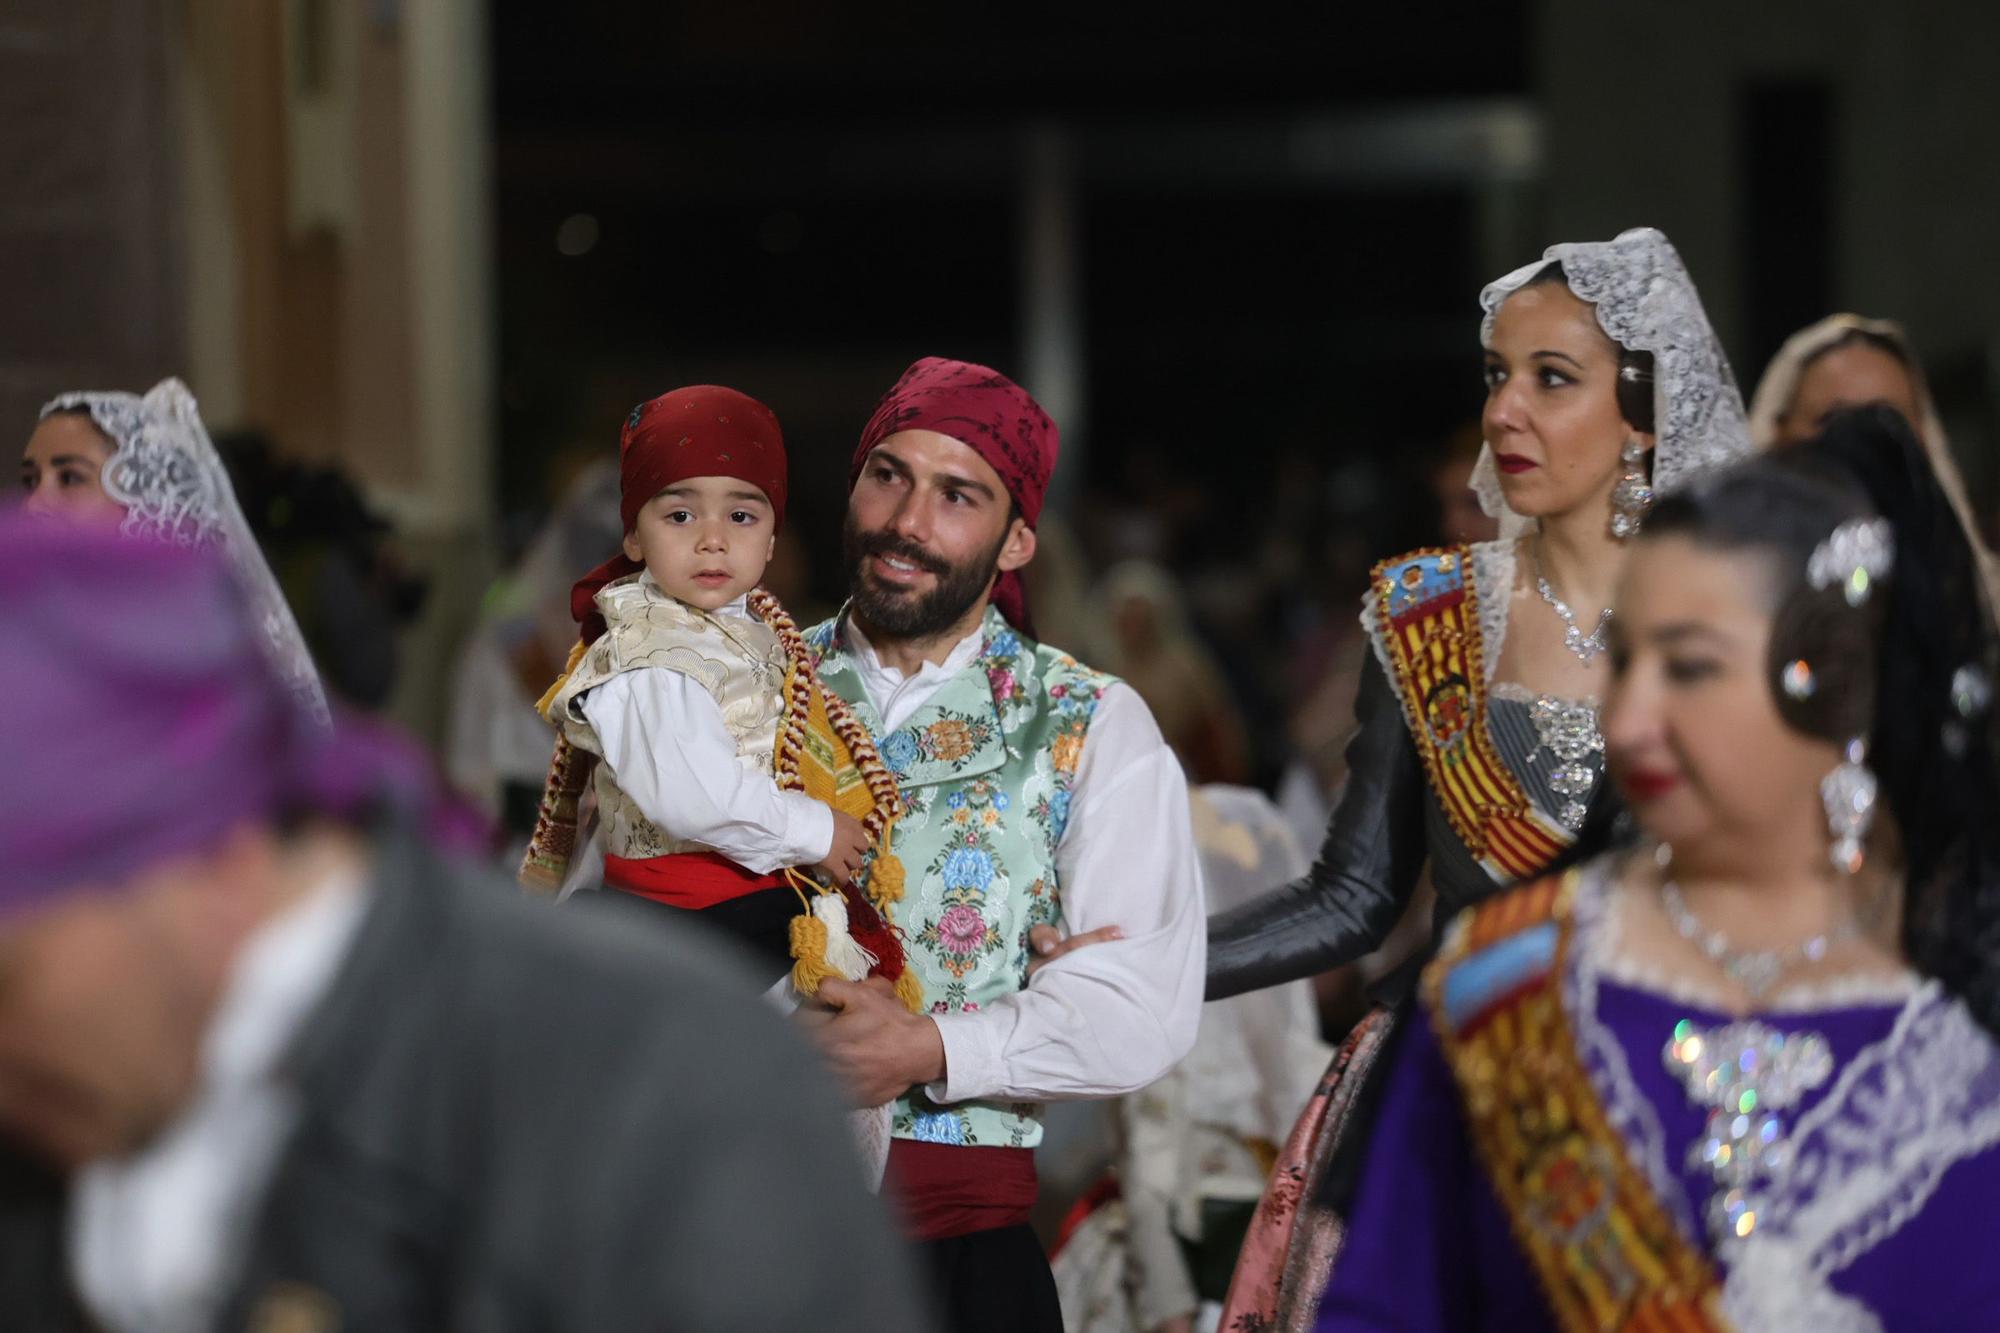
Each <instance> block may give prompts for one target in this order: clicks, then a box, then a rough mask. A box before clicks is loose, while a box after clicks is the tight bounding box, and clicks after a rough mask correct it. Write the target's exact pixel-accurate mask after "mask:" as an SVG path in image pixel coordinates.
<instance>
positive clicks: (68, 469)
mask: <svg viewBox="0 0 2000 1333" xmlns="http://www.w3.org/2000/svg"><path fill="white" fill-rule="evenodd" d="M21 484H22V487H23V489H24V490H25V492H26V499H25V500H24V501H23V505H24V508H26V510H27V511H28V512H29V513H31V514H43V515H48V516H50V517H55V518H61V519H71V520H76V521H80V522H84V523H94V522H96V521H98V520H100V519H101V520H103V521H105V522H115V523H116V524H117V526H118V527H119V528H120V530H122V531H123V532H126V533H128V534H131V535H134V536H141V537H152V538H157V539H159V540H162V541H166V542H170V543H173V544H176V545H182V546H208V547H213V548H215V549H216V550H218V551H220V552H221V553H222V555H223V556H224V557H225V558H226V559H227V560H228V562H229V568H230V570H231V571H232V572H233V573H234V574H235V575H236V578H237V581H238V582H239V583H240V584H241V585H242V588H243V592H244V595H245V596H246V597H247V598H248V599H249V601H250V604H251V606H252V607H253V608H254V610H255V615H256V618H257V624H258V627H259V631H260V634H259V642H260V646H261V647H262V649H263V651H264V652H265V653H266V654H267V655H268V656H269V657H270V659H271V662H272V664H273V665H274V666H276V667H277V669H278V671H279V673H280V674H281V675H282V676H283V677H284V679H285V681H286V683H287V684H288V685H289V686H290V687H291V689H292V691H293V693H294V694H296V695H297V696H298V697H299V700H300V702H301V704H302V705H303V706H304V707H305V708H306V710H307V711H308V712H310V713H312V714H314V715H315V716H317V717H320V718H322V719H324V718H325V717H326V716H327V704H326V691H325V689H324V687H323V686H322V685H321V684H320V678H319V672H318V671H317V669H316V668H315V667H314V665H313V658H312V653H311V651H310V650H309V649H308V648H307V647H306V641H305V636H304V635H303V634H301V633H300V632H299V623H298V620H297V618H296V617H295V616H294V615H293V614H292V608H291V606H290V604H289V603H288V602H287V601H286V600H285V594H284V592H283V590H282V589H280V587H279V586H278V581H277V579H276V578H275V577H274V576H273V574H272V572H271V566H270V564H269V562H268V561H267V560H266V559H265V557H264V552H263V548H262V547H260V546H259V545H258V544H257V539H256V537H255V535H254V534H253V533H252V531H251V527H250V522H249V520H248V519H247V518H246V517H245V516H244V512H243V507H242V506H241V505H240V504H238V503H237V499H236V489H235V487H234V486H233V485H231V483H230V479H229V472H228V470H227V469H226V468H225V467H224V466H223V462H222V456H221V455H220V454H219V453H217V452H216V448H215V444H214V442H213V441H211V440H210V439H209V437H208V429H207V427H206V426H204V425H203V424H202V420H201V410H200V408H199V407H198V406H197V405H196V403H195V400H194V395H193V394H192V393H189V392H188V388H187V386H186V385H185V384H182V383H181V382H180V381H179V380H177V379H165V380H161V381H160V382H159V383H158V384H155V385H154V386H153V387H152V388H151V389H149V390H147V391H146V393H145V394H144V395H143V396H141V395H139V394H133V393H120V392H116V391H104V392H74V393H65V394H60V395H58V396H57V397H55V398H53V399H51V400H50V401H49V402H48V403H46V404H44V405H43V407H42V417H41V421H40V423H39V424H38V425H37V426H36V427H35V430H34V433H33V434H31V435H30V436H29V437H28V443H27V445H26V447H25V448H24V449H23V451H22V456H21Z"/></svg>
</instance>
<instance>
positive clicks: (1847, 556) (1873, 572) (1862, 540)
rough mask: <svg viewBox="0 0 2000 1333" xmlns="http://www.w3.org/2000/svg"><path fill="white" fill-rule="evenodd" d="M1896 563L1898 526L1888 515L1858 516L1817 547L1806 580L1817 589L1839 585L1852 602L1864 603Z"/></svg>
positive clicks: (1856, 603)
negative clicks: (1890, 522) (1880, 516)
mask: <svg viewBox="0 0 2000 1333" xmlns="http://www.w3.org/2000/svg"><path fill="white" fill-rule="evenodd" d="M1895 564H1896V530H1895V529H1894V528H1893V527H1891V526H1890V525H1889V520H1888V519H1886V518H1854V519H1849V520H1848V521H1847V522H1845V523H1843V524H1841V525H1840V526H1839V527H1837V528H1835V529H1834V530H1833V532H1832V533H1831V534H1829V535H1828V537H1827V539H1826V540H1825V541H1823V542H1821V543H1820V544H1819V545H1818V547H1816V548H1815V549H1814V550H1813V553H1812V559H1811V560H1810V561H1808V562H1807V563H1806V581H1807V582H1808V583H1810V584H1812V586H1813V588H1814V590H1815V591H1818V592H1824V591H1826V590H1827V589H1828V588H1834V587H1838V588H1839V589H1840V590H1841V595H1842V596H1844V597H1846V598H1847V604H1848V605H1849V606H1854V607H1859V606H1864V605H1866V604H1867V602H1868V597H1869V594H1870V593H1872V592H1873V591H1874V587H1875V584H1876V583H1878V582H1880V581H1881V580H1882V579H1884V578H1887V577H1888V574H1889V571H1890V570H1891V569H1893V568H1894V567H1895Z"/></svg>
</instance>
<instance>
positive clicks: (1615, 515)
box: [1611, 436, 1653, 540]
mask: <svg viewBox="0 0 2000 1333" xmlns="http://www.w3.org/2000/svg"><path fill="white" fill-rule="evenodd" d="M1618 461H1619V462H1621V463H1623V464H1624V465H1625V475H1624V476H1622V477H1620V478H1619V479H1618V484H1617V485H1616V486H1615V487H1613V488H1612V490H1611V535H1612V536H1614V537H1617V538H1619V539H1620V540H1623V539H1625V538H1628V537H1636V536H1638V535H1639V525H1640V524H1641V523H1642V522H1644V521H1645V518H1646V511H1647V510H1649V509H1651V508H1652V507H1653V483H1652V482H1650V481H1648V480H1647V479H1646V466H1645V464H1646V451H1645V449H1644V448H1643V447H1641V446H1640V444H1639V441H1638V438H1637V437H1636V436H1634V437H1631V438H1628V439H1627V440H1626V441H1625V447H1624V448H1623V449H1620V450H1619V451H1618Z"/></svg>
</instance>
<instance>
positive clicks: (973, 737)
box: [808, 357, 1206, 1333]
mask: <svg viewBox="0 0 2000 1333" xmlns="http://www.w3.org/2000/svg"><path fill="white" fill-rule="evenodd" d="M1056 451H1057V436H1056V428H1055V424H1054V423H1053V422H1052V421H1050V420H1049V418H1048V416H1047V414H1046V413H1044V412H1043V411H1042V409H1041V408H1040V407H1039V406H1038V405H1037V404H1036V403H1035V401H1034V400H1033V399H1032V398H1030V397H1029V396H1028V394H1027V393H1026V392H1025V391H1023V390H1022V389H1021V388H1020V387H1019V386H1018V385H1016V384H1014V383H1013V382H1012V381H1010V380H1008V379H1007V378H1006V377H1005V376H1003V375H1000V374H998V373H996V372H994V371H992V370H989V369H987V368H986V367H984V366H975V365H968V364H966V363H964V362H961V361H949V360H944V359H941V358H936V357H932V358H926V359H924V360H922V361H919V362H917V363H916V364H915V365H914V366H912V367H910V369H909V370H908V371H907V372H905V373H904V375H903V377H902V379H900V380H899V381H897V383H896V385H895V387H894V388H892V389H891V390H890V391H889V393H888V395H887V396H886V397H885V398H884V399H883V400H882V402H881V405H880V406H879V407H877V409H876V411H875V414H874V416H873V418H871V419H870V421H869V423H868V425H867V427H866V429H865V430H864V431H863V432H862V436H861V443H860V446H859V447H858V448H857V449H856V450H855V453H854V460H853V465H852V469H851V479H852V491H851V494H850V496H849V500H848V511H847V522H846V528H845V540H844V546H845V552H846V558H847V564H848V573H849V579H850V586H851V591H852V600H851V601H850V602H849V603H848V606H847V609H846V610H845V611H844V612H843V613H842V614H841V615H840V616H838V617H836V618H835V619H834V620H833V621H830V622H828V623H826V624H823V625H821V626H819V627H818V628H816V629H815V630H813V631H811V632H810V634H809V635H808V638H809V639H810V640H811V642H812V643H813V645H814V648H815V649H816V650H817V651H818V653H819V654H820V660H819V672H820V679H821V681H822V682H823V683H824V684H825V686H826V687H827V688H828V689H830V690H832V691H833V692H835V693H836V694H839V695H840V696H842V697H843V698H845V699H846V700H847V701H848V703H850V704H851V705H853V707H854V708H855V710H856V712H857V713H858V714H859V716H860V717H861V718H862V720H863V721H865V722H866V723H867V725H868V727H869V730H870V731H871V732H872V733H873V735H874V737H875V741H876V745H877V747H878V749H879V751H880V753H881V755H882V758H883V759H884V760H885V761H886V762H887V763H888V764H889V766H890V767H891V768H892V769H893V770H894V771H895V774H896V779H897V783H898V785H899V787H900V788H901V791H902V793H903V797H904V800H905V801H906V802H907V804H908V806H909V812H908V813H907V814H906V815H905V816H904V817H903V818H902V819H901V820H900V821H899V822H898V823H897V825H896V830H895V846H894V852H895V858H896V861H895V862H894V863H893V864H896V865H900V867H901V868H902V870H903V877H904V883H903V884H902V886H901V892H900V896H899V897H898V898H897V900H896V901H895V902H894V903H893V904H892V915H893V918H894V923H895V925H896V926H897V927H899V928H900V930H901V931H902V934H903V937H904V947H905V950H906V953H907V956H908V960H909V964H910V966H911V967H912V968H913V969H914V970H915V973H916V975H917V976H918V978H919V979H920V980H921V981H922V983H923V988H924V999H925V1002H926V1006H927V1008H928V1013H927V1014H911V1013H910V1012H909V1011H908V1010H907V1009H905V1008H904V1007H903V1006H902V1005H900V1004H898V1003H897V1002H896V1000H895V997H894V996H893V995H891V994H889V993H888V989H887V988H886V987H884V986H881V985H879V984H877V983H873V982H865V983H855V984H849V983H842V982H838V981H834V982H827V983H825V984H823V985H822V987H821V989H820V997H821V998H822V999H823V1000H826V1001H827V1002H828V1003H829V1004H831V1005H832V1006H833V1007H834V1008H835V1009H836V1010H837V1011H838V1013H837V1014H836V1016H835V1017H834V1018H833V1019H832V1020H831V1021H830V1022H828V1023H827V1024H826V1025H825V1026H824V1027H823V1028H822V1029H821V1030H820V1038H821V1042H822V1048H823V1049H824V1050H825V1051H826V1053H827V1056H828V1058H829V1060H830V1061H831V1062H832V1063H833V1065H834V1067H835V1068H836V1069H837V1070H838V1071H839V1072H841V1073H842V1074H843V1075H844V1076H845V1078H846V1080H847V1082H848V1084H849V1087H850V1091H851V1093H852V1095H853V1096H854V1097H855V1098H856V1099H857V1101H858V1102H859V1104H861V1105H873V1104H875V1103H877V1102H880V1101H883V1100H886V1099H890V1098H895V1099H897V1105H896V1111H895V1117H894V1135H895V1139H894V1142H893V1145H892V1147H891V1150H890V1155H889V1165H888V1174H887V1182H886V1184H885V1187H884V1188H885V1190H886V1191H888V1192H890V1193H892V1194H893V1195H894V1196H895V1197H896V1198H897V1200H898V1201H899V1203H900V1204H901V1205H902V1207H903V1209H904V1212H905V1216H906V1219H907V1222H908V1225H909V1227H910V1229H911V1231H912V1232H913V1234H914V1236H915V1238H916V1239H917V1240H918V1241H920V1242H921V1243H922V1245H923V1248H924V1250H925V1252H926V1254H927V1257H928V1258H929V1260H930V1262H931V1265H932V1268H933V1272H934V1274H935V1275H936V1278H937V1281H938V1284H939V1286H940V1288H941V1290H942V1292H943V1294H944V1296H945V1300H946V1306H947V1309H948V1311H949V1317H950V1320H951V1327H952V1328H953V1329H954V1330H956V1331H957V1333H968V1331H970V1330H984V1329H996V1330H997V1329H1006V1330H1010V1331H1013V1330H1036V1329H1048V1330H1058V1329H1060V1328H1061V1327H1062V1322H1061V1312H1060V1309H1059V1308H1058V1305H1057V1302H1056V1293H1055V1286H1054V1283H1053V1281H1052V1279H1051V1277H1050V1275H1049V1269H1048V1263H1047V1260H1046V1259H1045V1258H1044V1256H1043V1254H1042V1252H1041V1249H1040V1247H1039V1245H1038V1244H1037V1243H1036V1240H1035V1238H1034V1235H1033V1233H1032V1232H1031V1231H1030V1230H1029V1229H1028V1226H1027V1218H1028V1211H1029V1208H1030V1206H1031V1205H1032V1204H1033V1202H1034V1199H1035V1190H1036V1182H1035V1165H1034V1153H1033V1149H1034V1147H1035V1145H1036V1144H1037V1143H1038V1142H1040V1140H1041V1132H1042V1131H1041V1105H1040V1104H1041V1103H1042V1102H1044V1101H1047V1100H1050V1099H1064V1098H1090V1097H1112V1096H1118V1095H1121V1094H1123V1093H1126V1092H1130V1091H1132V1090H1134V1089H1137V1088H1140V1087H1143V1086H1144V1085H1146V1084H1148V1083H1150V1082H1152V1081H1153V1080H1154V1079H1156V1078H1158V1077H1159V1076H1160V1075H1161V1074H1163V1073H1165V1072H1166V1071H1167V1069H1168V1068H1170V1067H1171V1066H1172V1065H1173V1064H1174V1063H1175V1061H1177V1060H1179V1059H1180V1057H1181V1056H1182V1055H1183V1054H1185V1053H1186V1051H1187V1050H1188V1047H1189V1046H1190V1045H1191V1044H1192V1042H1193V1040H1194V1033H1195V1025H1196V1022H1197V1019H1198V1017H1199V1010H1200V1004H1201V989H1202V974H1203V967H1204V960H1205V950H1206V943H1205V933H1204V927H1203V920H1202V906H1201V887H1200V878H1199V871H1198V869H1197V864H1196V860H1195V851H1194V845H1193V839H1192V836H1191V833H1190V826H1189V813H1188V798H1187V786H1186V782H1185V780H1184V779H1183V777H1182V775H1181V771H1180V767H1179V765H1178V764H1177V763H1176V762H1175V760H1174V757H1173V754H1172V752H1171V751H1170V750H1169V749H1168V748H1167V746H1166V744H1165V742H1164V741H1163V740H1162V739H1161V737H1160V732H1159V728H1158V727H1156V726H1155V725H1154V723H1153V718H1152V716H1151V714H1150V713H1148V712H1147V710H1146V706H1145V704H1144V703H1142V702H1141V701H1140V699H1139V697H1138V695H1137V694H1135V693H1134V692H1133V691H1132V690H1131V689H1130V687H1128V686H1126V685H1123V684H1121V683H1120V682H1118V681H1116V680H1113V679H1112V678H1110V677H1108V676H1105V675H1102V674H1100V673H1098V672H1095V671H1092V670H1090V669H1089V668H1088V667H1085V666H1083V665H1081V664H1079V663H1078V662H1077V661H1076V660H1075V659H1074V658H1072V657H1070V656H1068V655H1067V654H1065V653H1062V652H1060V651H1059V650H1057V649H1055V648H1052V647H1048V646H1046V645H1042V644H1038V643H1036V642H1034V641H1033V640H1032V639H1031V638H1030V637H1029V635H1030V633H1031V632H1032V626H1031V623H1030V621H1029V619H1028V612H1027V605H1026V602H1025V599H1024V595H1023V591H1022V586H1021V580H1020V570H1021V569H1022V567H1023V566H1025V565H1026V564H1027V563H1028V562H1029V561H1030V560H1031V559H1032V558H1033V557H1034V554H1035V523H1036V520H1037V519H1038V518H1039V516H1040V514H1041V507H1042V499H1043V495H1044V494H1045V492H1046V491H1047V488H1048V483H1049V476H1050V474H1051V473H1052V472H1053V471H1054V468H1055V462H1056ZM885 866H886V863H885ZM869 873H870V874H871V875H872V873H873V866H872V865H871V867H870V871H869ZM876 887H877V890H878V891H879V890H881V889H882V887H883V886H879V885H878V886H876ZM879 896H890V895H887V894H881V895H879ZM1113 923H1116V924H1115V925H1114V924H1113ZM1057 926H1060V927H1061V928H1063V929H1065V930H1067V931H1068V932H1069V933H1070V935H1071V938H1072V939H1073V940H1080V939H1085V938H1094V939H1095V940H1097V941H1099V943H1097V945H1096V947H1093V948H1088V949H1079V950H1076V951H1074V952H1068V953H1065V954H1064V956H1062V957H1060V958H1055V959H1052V960H1050V961H1048V962H1047V965H1046V966H1040V967H1037V968H1034V969H1032V975H1031V967H1030V963H1031V960H1034V959H1035V958H1036V957H1037V955H1039V954H1041V953H1042V952H1043V951H1044V949H1045V947H1046V946H1047V945H1048V944H1049V943H1052V941H1053V938H1054V931H1053V929H1051V928H1054V927H1057ZM1031 932H1032V934H1033V936H1034V939H1033V942H1032V943H1031Z"/></svg>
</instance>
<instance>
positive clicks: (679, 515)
mask: <svg viewBox="0 0 2000 1333" xmlns="http://www.w3.org/2000/svg"><path fill="white" fill-rule="evenodd" d="M665 517H666V520H667V522H669V523H692V522H694V515H693V514H692V513H690V512H688V511H687V510H685V509H672V510H669V511H667V513H666V515H665Z"/></svg>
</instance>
